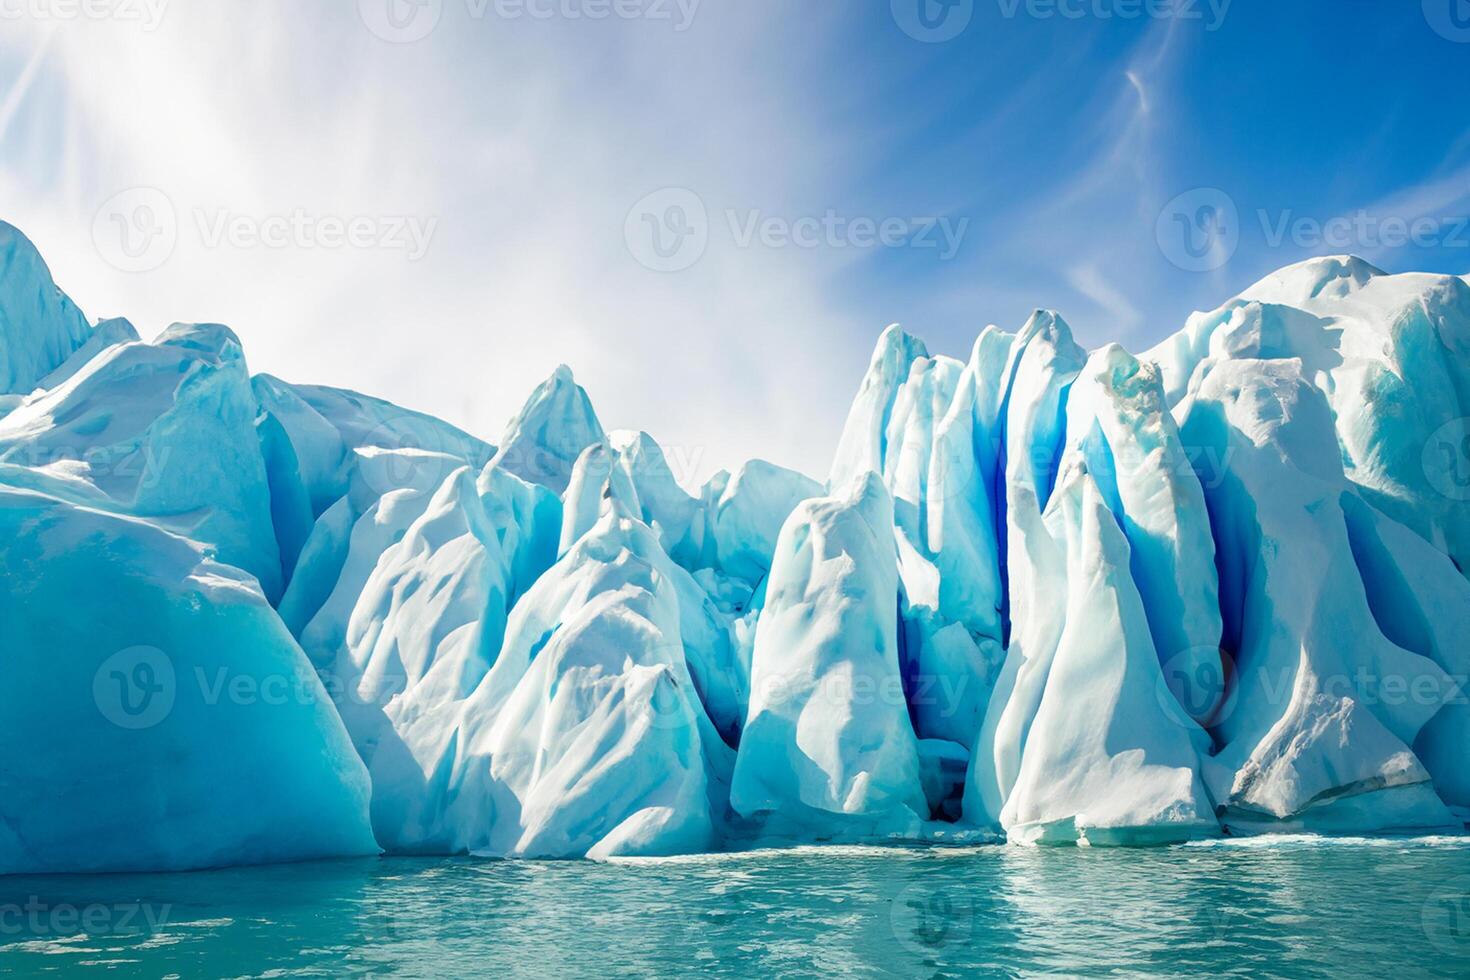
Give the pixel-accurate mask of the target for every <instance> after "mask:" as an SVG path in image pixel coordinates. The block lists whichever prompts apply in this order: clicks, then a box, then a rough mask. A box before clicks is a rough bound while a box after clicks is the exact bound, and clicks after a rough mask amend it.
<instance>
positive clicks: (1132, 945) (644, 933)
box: [0, 838, 1470, 978]
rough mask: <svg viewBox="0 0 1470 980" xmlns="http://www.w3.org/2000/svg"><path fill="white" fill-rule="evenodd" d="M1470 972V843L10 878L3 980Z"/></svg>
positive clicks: (5, 882) (757, 855)
mask: <svg viewBox="0 0 1470 980" xmlns="http://www.w3.org/2000/svg"><path fill="white" fill-rule="evenodd" d="M48 971H54V972H55V973H59V974H68V975H69V974H73V973H76V972H82V971H85V972H89V973H104V972H105V973H108V974H109V975H112V976H135V975H136V976H150V977H158V976H168V975H174V976H180V977H198V976H219V977H237V976H238V977H243V976H265V977H284V976H341V975H360V974H373V975H384V974H390V975H398V976H411V977H463V976H474V975H487V976H525V977H566V976H597V977H604V976H608V977H617V976H663V975H679V974H692V973H703V974H710V975H717V976H732V977H751V978H757V977H782V976H791V977H796V976H817V975H840V974H853V975H858V976H915V977H935V976H976V975H1010V976H1031V975H1038V974H1049V975H1086V976H1097V975H1104V974H1114V975H1120V976H1139V975H1154V976H1218V975H1222V974H1238V975H1241V976H1250V977H1259V976H1278V977H1343V976H1384V975H1387V976H1391V977H1395V978H1401V977H1412V976H1460V977H1464V976H1470V840H1466V839H1464V838H1430V839H1417V840H1375V841H1361V840H1360V841H1344V840H1336V841H1319V840H1311V839H1302V838H1286V839H1283V838H1276V839H1272V840H1269V841H1268V840H1265V839H1260V840H1255V841H1244V842H1241V841H1231V842H1216V843H1211V844H1202V845H1190V846H1184V847H1172V848H1157V849H1147V850H1108V849H1086V848H1082V849H1072V848H1067V849H1023V848H1019V847H1006V846H991V847H979V848H966V849H941V848H926V849H906V848H893V849H878V848H836V849H829V850H821V849H799V850H791V851H758V852H752V853H746V854H737V855H720V856H711V857H700V858H683V859H675V860H665V861H637V862H625V863H618V864H611V865H608V864H592V863H588V862H566V863H529V862H503V861H476V860H467V859H456V860H440V859H405V858H384V859H379V860H354V861H333V862H323V863H317V864H300V865H289V866H278V867H270V868H254V869H245V870H232V871H219V872H207V873H199V874H179V875H113V876H99V877H46V878H0V972H3V973H10V974H23V975H33V974H39V973H46V972H48Z"/></svg>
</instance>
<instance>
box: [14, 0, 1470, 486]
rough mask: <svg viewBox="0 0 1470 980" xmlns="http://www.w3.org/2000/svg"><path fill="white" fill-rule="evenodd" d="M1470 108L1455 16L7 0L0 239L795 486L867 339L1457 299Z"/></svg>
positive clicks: (442, 383) (415, 404) (159, 325)
mask: <svg viewBox="0 0 1470 980" xmlns="http://www.w3.org/2000/svg"><path fill="white" fill-rule="evenodd" d="M1467 80H1470V0H1422V2H1421V0H1401V2H1394V3H1381V2H1373V0H1335V2H1331V3H1329V2H1325V0H1323V2H1308V0H1302V2H1296V3H1288V4H1266V3H1260V2H1248V0H1234V2H1230V0H891V2H890V0H863V2H853V0H802V2H800V3H794V2H791V0H332V2H330V3H326V2H320V3H310V4H303V3H301V2H299V0H289V2H288V0H252V2H250V3H248V4H243V3H237V4H223V3H219V2H218V0H0V218H3V219H4V220H7V221H9V222H11V223H12V224H14V225H16V226H17V227H19V228H20V229H21V230H22V231H24V232H25V233H26V234H27V235H28V236H29V237H30V238H31V239H32V240H33V241H34V242H35V243H36V244H37V245H38V247H40V249H41V251H42V253H43V255H44V256H45V257H46V259H47V261H48V263H49V264H50V266H51V269H52V272H53V274H54V276H55V278H56V280H57V282H58V283H59V284H60V285H61V286H62V287H63V288H64V289H65V290H66V291H67V292H68V293H70V294H71V295H72V296H73V298H74V299H76V301H77V302H78V304H79V305H80V306H81V307H82V309H83V310H84V311H86V313H87V314H88V315H89V316H90V317H92V318H94V319H96V318H100V317H106V316H127V317H129V318H130V319H131V320H132V321H133V322H134V323H135V324H136V325H137V326H138V328H139V330H140V332H141V333H142V334H143V335H144V337H151V336H153V335H155V334H156V333H158V332H159V331H161V330H162V329H163V328H164V327H166V326H167V325H168V324H169V323H171V322H174V321H216V322H223V323H227V324H229V325H230V326H231V327H233V328H234V329H235V330H236V332H237V333H238V334H239V335H240V336H241V338H242V340H243V342H244V345H245V350H246V355H247V358H248V359H249V363H250V366H251V369H252V370H254V371H264V372H269V373H272V374H275V375H277V376H280V377H283V378H285V379H286V380H288V381H294V382H306V383H317V384H330V385H338V386H342V387H347V388H352V389H355V390H359V391H363V392H367V393H370V394H374V395H378V396H381V397H385V398H388V399H391V400H393V401H395V402H398V403H399V404H402V405H404V406H406V407H409V408H413V409H418V410H422V411H427V412H431V413H433V414H436V415H439V416H442V417H444V418H446V419H448V420H449V421H451V422H453V423H455V424H457V425H460V426H462V427H464V428H466V429H468V430H470V431H472V432H474V433H475V434H477V435H480V436H482V437H484V438H486V439H488V440H490V441H492V442H493V441H495V440H497V439H498V437H499V435H500V433H501V432H502V430H503V429H504V426H505V424H506V422H507V420H508V419H509V418H510V417H511V416H512V415H513V414H514V412H515V411H516V410H517V408H519V406H520V405H521V403H522V402H523V401H524V400H525V398H526V397H527V395H528V394H529V393H530V391H531V390H532V388H533V387H534V386H535V385H536V384H537V383H538V382H539V381H540V380H542V379H543V378H545V377H546V376H547V375H549V374H550V373H551V372H552V371H553V370H554V369H555V368H556V366H557V365H558V364H561V363H566V364H568V365H570V366H571V367H572V368H573V370H574V371H575V374H576V377H577V379H578V381H579V382H580V383H581V384H582V385H583V386H584V387H586V388H587V390H588V392H589V394H590V395H591V397H592V400H593V402H594V404H595V405H596V407H597V410H598V413H599V415H600V417H601V418H602V421H603V423H604V425H605V426H606V427H607V428H609V429H613V428H633V429H643V430H646V431H648V432H650V433H651V434H652V435H653V436H654V437H655V438H657V439H658V441H659V442H660V443H661V444H662V445H663V446H664V447H665V449H666V451H667V452H668V454H669V456H670V461H671V464H672V465H673V467H674V469H675V472H676V474H677V475H678V476H679V477H680V478H681V480H683V481H684V482H685V483H686V484H688V485H691V486H693V485H697V484H698V483H700V482H702V481H703V480H704V479H705V478H707V477H709V476H710V475H712V473H713V472H714V471H716V470H717V469H719V468H722V467H724V468H732V469H733V468H734V467H736V466H738V465H739V464H740V463H741V462H742V461H743V460H745V459H748V458H751V457H761V458H765V459H769V460H772V461H774V462H777V463H781V464H783V465H787V466H791V467H793V468H796V469H799V470H802V471H804V472H807V473H809V474H811V475H814V476H817V477H819V478H821V477H824V476H825V474H826V471H827V468H828V466H829V464H830V462H831V458H832V453H833V450H834V449H835V446H836V443H837V438H838V435H839V433H840V431H841V427H842V422H843V419H844V418H845V416H846V412H847V408H848V406H849V404H850V402H851V400H852V397H853V395H854V393H855V392H856V389H857V385H858V383H859V381H860V379H861V376H862V372H863V370H864V368H865V366H866V364H867V361H868V358H869V356H870V354H871V351H872V347H873V343H874V341H875V340H876V338H877V336H878V334H879V332H880V331H881V330H882V329H883V327H884V326H886V325H887V324H889V323H894V322H898V323H902V324H903V325H904V326H905V327H906V328H907V329H908V330H909V331H910V332H912V333H914V334H916V335H918V336H920V337H922V338H924V339H925V340H926V342H927V343H928V345H929V347H930V349H931V350H932V351H934V352H936V353H947V354H952V355H955V356H958V357H965V356H967V354H968V351H969V348H970V346H971V344H972V343H973V340H974V338H975V336H976V335H977V334H978V333H979V332H980V330H981V329H982V328H983V327H984V326H985V325H987V324H990V323H995V324H998V325H1000V326H1002V327H1005V328H1007V329H1016V328H1017V327H1019V326H1020V325H1021V324H1022V323H1023V322H1024V321H1025V319H1026V317H1027V315H1028V314H1029V313H1030V311H1031V310H1032V309H1033V308H1036V307H1046V308H1052V309H1056V310H1058V311H1059V312H1060V313H1061V314H1062V315H1063V316H1064V317H1065V318H1066V319H1067V320H1068V322H1069V323H1070V324H1071V325H1072V327H1073V330H1074V333H1075V335H1076V337H1077V339H1078V341H1079V342H1080V343H1082V344H1083V345H1085V346H1088V347H1093V346H1098V345H1100V344H1103V343H1106V342H1108V341H1114V340H1115V341H1118V342H1120V343H1122V344H1123V345H1124V346H1125V347H1127V348H1129V349H1130V350H1134V351H1142V350H1145V349H1147V348H1148V347H1150V346H1152V345H1153V344H1155V343H1157V342H1158V341H1159V340H1161V339H1162V338H1164V337H1165V336H1167V335H1168V334H1170V333H1172V332H1173V331H1175V330H1177V329H1179V327H1181V326H1182V325H1183V323H1184V321H1185V319H1186V317H1187V316H1188V315H1189V314H1190V313H1191V312H1192V311H1194V310H1200V309H1212V308H1214V307H1216V306H1218V305H1220V304H1221V303H1223V302H1224V301H1226V300H1227V299H1228V298H1229V297H1230V296H1231V295H1233V294H1234V293H1236V292H1238V291H1240V290H1242V289H1244V288H1245V287H1246V286H1248V285H1250V284H1251V283H1252V282H1254V281H1255V280H1257V279H1259V278H1260V277H1262V276H1263V275H1265V274H1267V273H1269V272H1271V271H1273V270H1275V269H1277V268H1279V267H1281V266H1284V265H1287V264H1290V263H1292V262H1296V261H1299V260H1301V259H1303V258H1307V257H1310V256H1312V255H1319V254H1339V253H1345V252H1351V253H1356V254H1359V255H1362V256H1363V257H1365V258H1367V259H1369V260H1370V261H1372V262H1374V263H1376V264H1377V265H1379V266H1380V267H1382V268H1384V269H1386V270H1388V271H1391V272H1402V271H1430V272H1446V273H1454V274H1458V275H1464V274H1467V273H1470V221H1467V219H1466V217H1465V216H1467V215H1470V81H1467Z"/></svg>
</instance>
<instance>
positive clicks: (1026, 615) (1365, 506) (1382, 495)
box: [0, 225, 1470, 874]
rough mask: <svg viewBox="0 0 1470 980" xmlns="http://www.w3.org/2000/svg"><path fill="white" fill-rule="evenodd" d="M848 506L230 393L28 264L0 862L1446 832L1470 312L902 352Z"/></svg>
mask: <svg viewBox="0 0 1470 980" xmlns="http://www.w3.org/2000/svg"><path fill="white" fill-rule="evenodd" d="M108 312H112V311H108ZM246 340H247V341H248V338H246ZM481 435H485V434H481ZM490 435H493V434H490ZM823 463H825V460H824V461H823ZM820 476H823V477H825V480H824V481H823V480H821V479H817V478H814V477H813V476H809V475H804V474H802V473H798V472H794V471H792V470H788V469H785V468H782V467H779V466H775V465H772V464H770V463H766V462H763V461H760V460H752V461H751V462H749V463H747V464H746V465H744V466H743V467H741V468H740V469H739V470H738V471H737V472H734V473H721V474H719V475H717V476H716V477H714V478H713V479H711V480H710V481H709V482H708V483H706V484H705V485H704V486H702V487H700V488H698V489H691V488H687V487H685V486H683V485H681V484H680V482H679V481H678V480H677V479H676V478H675V474H674V470H673V468H672V467H671V466H670V465H669V463H668V461H667V460H666V459H665V457H664V455H663V453H662V451H661V450H660V448H659V444H658V443H657V441H656V440H655V437H654V435H650V434H648V433H643V432H630V431H608V430H605V429H604V428H603V425H602V423H601V421H600V420H599V418H598V416H597V414H596V412H595V411H594V408H593V405H592V402H591V400H590V399H589V398H588V396H587V393H586V392H585V391H583V390H582V388H581V387H579V386H578V385H577V383H576V381H575V380H574V378H573V375H572V372H571V371H570V370H568V369H565V368H563V369H560V370H558V371H557V372H555V373H554V374H553V375H552V376H551V377H550V378H548V379H547V380H546V381H545V382H544V383H543V384H542V385H541V386H540V387H538V388H537V389H536V390H535V391H534V392H532V393H531V395H530V397H529V399H528V400H527V401H526V403H525V406H524V408H523V409H522V410H521V411H520V413H519V414H518V415H517V416H516V417H515V418H514V420H512V422H511V423H510V424H509V426H508V427H507V428H506V430H505V431H504V432H503V433H500V434H499V435H498V437H495V438H494V441H493V442H492V441H486V440H485V439H483V438H481V437H480V436H478V435H472V434H470V433H467V432H464V431H461V430H459V429H457V428H455V427H453V426H450V425H448V424H446V423H444V422H441V421H439V420H437V419H434V418H432V417H429V416H426V415H423V414H419V413H415V412H413V411H410V410H407V409H403V408H399V407H397V406H395V405H392V404H389V403H387V402H385V401H381V400H377V399H374V398H371V397H368V396H365V395H360V394H356V393H354V392H350V391H344V390H338V389H332V388H325V387H317V386H312V385H309V384H297V383H287V382H285V381H282V380H280V379H278V378H275V377H271V376H268V375H252V374H251V373H250V369H249V367H248V364H247V360H246V355H245V347H244V345H242V342H241V339H240V338H238V337H236V335H235V334H234V333H233V332H231V331H230V330H229V329H228V328H227V327H225V326H221V325H217V324H177V325H175V326H173V327H170V328H169V329H168V330H166V331H164V332H163V334H161V335H160V336H158V337H156V338H153V339H152V340H151V341H146V342H145V341H143V340H141V339H140V338H139V337H138V334H137V332H136V331H135V329H134V328H133V327H132V326H131V324H129V323H128V321H126V320H123V319H104V320H100V321H94V320H90V319H89V318H88V317H87V316H86V315H84V313H83V312H82V311H81V310H79V309H78V308H77V306H76V305H74V304H73V303H72V301H71V300H70V299H68V298H67V296H66V295H65V293H63V292H62V291H61V290H59V289H58V287H57V286H56V285H55V283H54V282H53V281H52V278H51V275H50V273H49V271H48V269H47V267H46V265H45V263H44V262H43V260H42V258H41V257H40V255H38V254H37V252H36V250H35V249H34V247H33V246H32V245H31V243H30V242H29V241H28V240H27V239H26V238H25V237H24V236H23V235H22V234H21V233H20V232H19V231H17V230H16V229H14V228H12V227H10V226H9V225H0V681H3V683H0V745H4V746H5V749H4V750H3V757H0V873H6V874H15V873H49V872H113V871H174V870H188V869H198V868H211V867H221V866H229V865H241V864H261V863H272V862H283V861H296V860H303V859H310V858H325V857H335V856H351V855H371V854H377V853H389V854H404V855H457V854H470V855H478V856H488V857H519V858H583V857H587V858H593V859H607V858H614V857H636V856H662V855H681V854H695V853H702V852H709V851H726V850H741V849H747V848H752V847H768V846H781V845H786V844H822V843H849V844H851V843H864V844H872V843H883V842H905V841H913V842H935V843H965V844H974V843H983V842H992V841H993V842H996V843H1008V844H1010V845H1013V846H1014V845H1073V844H1077V845H1093V846H1106V845H1158V844H1168V843H1176V842H1182V841H1192V840H1199V839H1205V838H1215V837H1221V836H1245V835H1270V834H1282V833H1287V834H1296V835H1299V834H1303V833H1306V834H1321V835H1357V836H1364V835H1369V836H1371V835H1397V834H1458V833H1462V832H1463V831H1464V829H1465V822H1466V820H1467V819H1470V697H1467V691H1466V689H1465V688H1466V684H1467V677H1470V646H1467V644H1466V642H1465V638H1466V637H1467V636H1470V578H1467V574H1466V573H1467V569H1470V283H1467V281H1466V280H1465V279H1462V278H1457V277H1453V276H1443V275H1421V274H1399V275H1388V274H1385V273H1383V272H1381V271H1380V270H1378V269H1376V268H1374V267H1373V266H1371V265H1369V264H1368V263H1366V262H1364V261H1362V260H1360V259H1356V258H1350V257H1331V258H1317V259H1312V260H1309V261H1307V262H1303V263H1300V264H1298V265H1294V266H1290V267H1288V268H1286V269H1283V270H1281V271H1280V272H1277V273H1275V274H1274V275H1271V276H1269V277H1267V278H1266V279H1264V280H1262V281H1261V282H1259V283H1257V284H1255V285H1254V286H1251V287H1250V288H1249V289H1247V290H1245V291H1244V292H1243V293H1241V294H1240V295H1239V296H1237V297H1235V298H1233V299H1230V300H1228V301H1227V302H1226V303H1225V304H1224V305H1222V306H1221V307H1219V308H1218V309H1215V310H1213V311H1209V312H1203V313H1198V314H1195V315H1194V316H1192V317H1191V318H1190V319H1189V321H1188V322H1187V323H1186V324H1185V325H1184V327H1183V329H1182V330H1180V331H1179V332H1178V333H1176V334H1174V335H1173V336H1172V337H1170V338H1168V339H1167V340H1165V341H1164V342H1163V343H1161V344H1159V345H1158V346H1157V347H1155V348H1153V349H1151V350H1148V351H1143V352H1139V353H1136V354H1131V353H1129V352H1127V351H1125V350H1123V349H1122V348H1121V347H1118V346H1116V345H1109V346H1106V347H1103V348H1101V349H1098V350H1095V351H1091V352H1089V351H1086V350H1084V349H1082V348H1081V347H1079V346H1078V345H1077V344H1076V343H1075V342H1074V341H1073V339H1072V335H1071V332H1070V330H1069V328H1068V326H1067V324H1066V322H1065V321H1064V320H1063V319H1062V317H1061V316H1059V315H1058V314H1056V313H1052V312H1048V311H1037V312H1036V313H1035V314H1034V315H1033V316H1032V317H1031V318H1030V319H1029V320H1028V321H1027V322H1025V323H1024V324H1022V325H1021V326H1020V327H1019V329H1017V330H1015V331H1014V332H1008V331H1005V330H1001V329H998V328H996V327H987V328H986V329H985V330H984V331H983V332H982V333H981V334H980V336H979V337H978V338H977V339H976V341H975V343H974V348H973V351H972V352H971V354H970V355H969V357H968V359H966V360H960V359H955V358H951V357H946V356H939V355H931V354H930V353H929V352H928V351H927V349H926V348H925V346H924V344H923V343H922V341H920V340H919V339H917V338H915V337H913V336H911V335H909V334H907V333H905V332H904V331H903V330H901V329H899V328H898V327H889V328H888V329H887V330H885V331H884V332H883V333H882V335H881V336H880V338H879V340H878V345H877V349H876V351H875V352H874V354H873V358H872V361H871V364H870V366H869V368H868V371H867V373H866V375H865V376H864V377H863V378H862V379H861V380H860V381H859V383H858V386H857V395H856V398H855V399H854V402H853V406H852V410H851V413H850V414H849V416H848V420H847V423H846V427H845V430H844V431H843V433H842V437H841V440H840V443H839V444H838V446H837V447H836V451H835V458H834V461H833V463H832V466H831V469H830V471H829V472H827V473H825V474H820Z"/></svg>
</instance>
